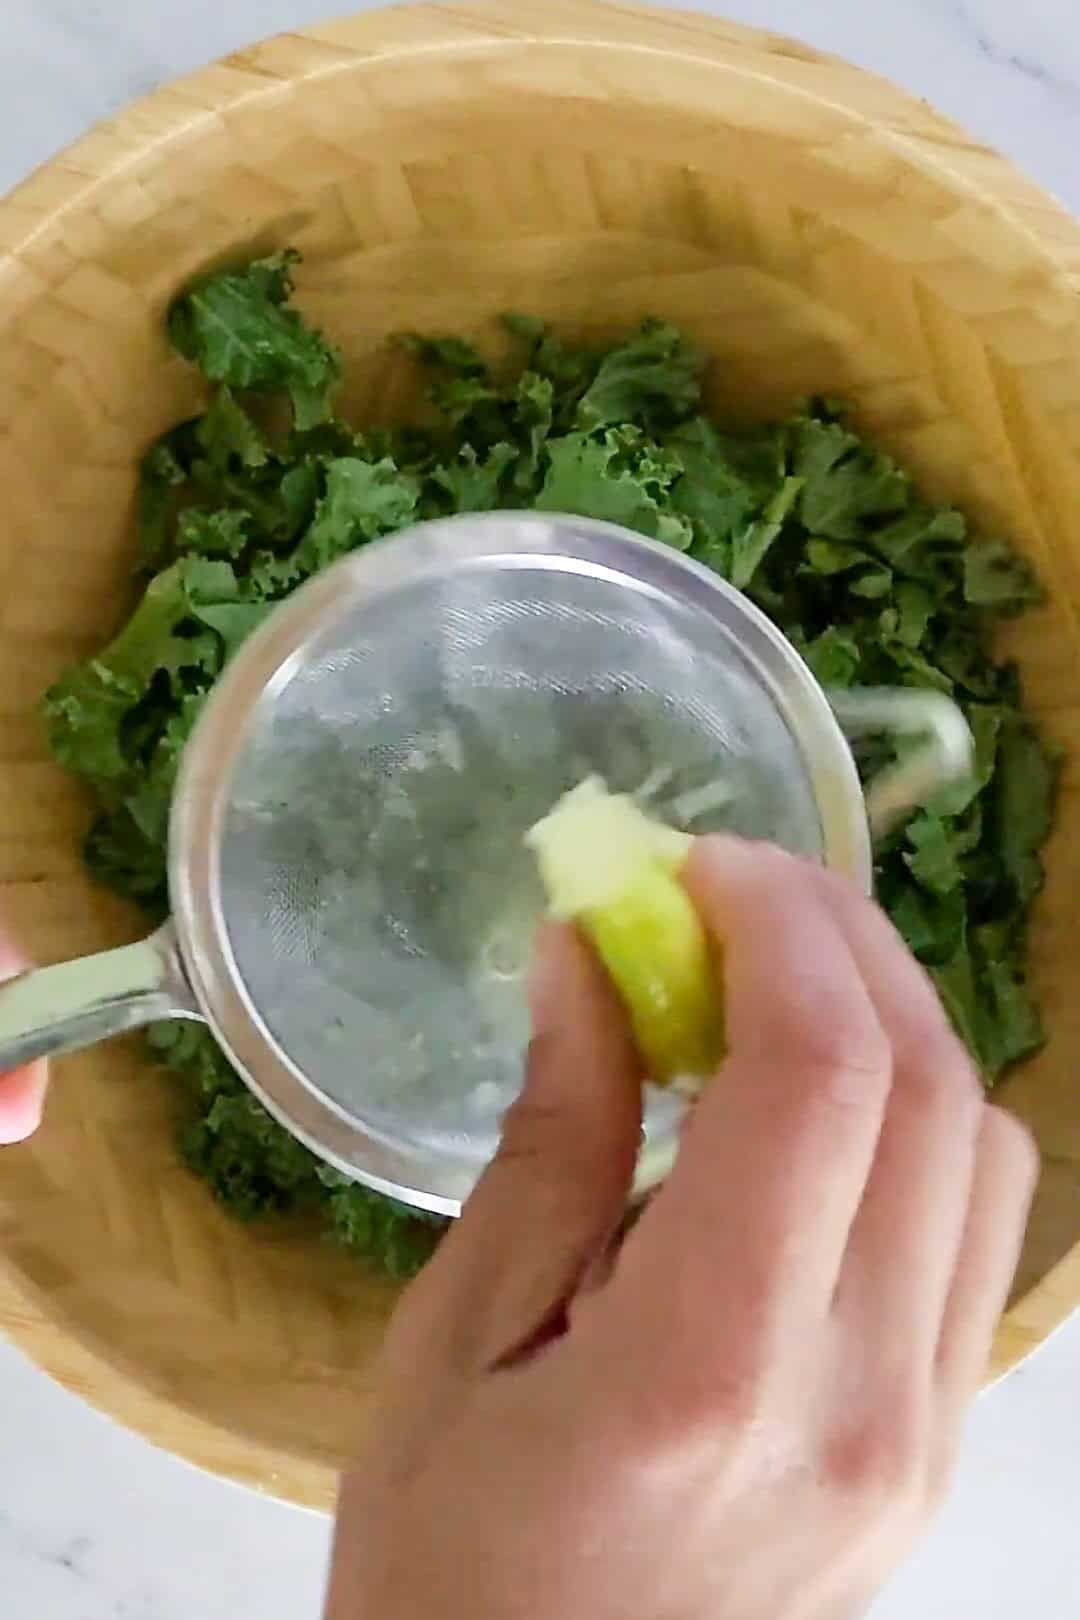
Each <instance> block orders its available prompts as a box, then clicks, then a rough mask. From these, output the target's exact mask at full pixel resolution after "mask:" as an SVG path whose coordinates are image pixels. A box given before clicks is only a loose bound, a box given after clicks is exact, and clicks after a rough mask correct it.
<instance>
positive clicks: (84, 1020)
mask: <svg viewBox="0 0 1080 1620" xmlns="http://www.w3.org/2000/svg"><path fill="white" fill-rule="evenodd" d="M199 1016H200V1015H199V1012H198V1008H197V1007H196V1005H195V1000H194V997H193V995H192V993H191V989H190V987H189V985H188V982H187V976H186V974H185V972H184V968H183V965H182V963H181V961H180V952H179V949H178V947H177V943H176V934H175V932H174V931H173V927H172V924H171V923H166V924H165V926H164V927H163V928H160V929H159V930H158V932H157V933H156V934H152V935H151V937H150V938H149V939H144V940H141V941H140V942H139V944H137V945H124V946H121V948H120V949H119V950H115V951H103V952H101V954H100V955H98V956H84V957H80V958H78V959H77V960H76V961H74V962H61V963H59V964H58V965H57V966H56V967H46V968H36V969H34V970H33V971H32V972H29V973H21V974H19V976H18V978H15V979H9V980H8V981H7V983H6V984H0V1074H4V1073H5V1072H6V1071H7V1070H8V1069H17V1068H18V1067H19V1066H20V1064H23V1063H30V1062H32V1061H33V1059H34V1058H41V1057H53V1056H55V1055H56V1054H57V1053H60V1052H74V1051H77V1050H78V1049H79V1048H80V1047H84V1046H93V1045H95V1043H96V1042H98V1041H104V1040H108V1038H109V1037H110V1036H112V1035H123V1034H124V1033H125V1031H127V1030H131V1029H140V1028H141V1027H142V1026H143V1025H144V1024H152V1023H156V1022H157V1021H158V1019H162V1018H198V1017H199Z"/></svg>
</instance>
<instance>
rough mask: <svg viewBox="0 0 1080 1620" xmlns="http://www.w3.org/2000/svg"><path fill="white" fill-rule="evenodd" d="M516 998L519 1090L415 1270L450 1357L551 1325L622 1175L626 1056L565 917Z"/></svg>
mask: <svg viewBox="0 0 1080 1620" xmlns="http://www.w3.org/2000/svg"><path fill="white" fill-rule="evenodd" d="M530 1004H531V1009H532V1019H533V1040H532V1044H531V1046H530V1048H529V1058H528V1067H527V1073H526V1078H525V1085H524V1088H523V1090H522V1093H521V1096H520V1098H519V1100H518V1101H517V1102H516V1103H515V1105H514V1107H513V1108H512V1109H511V1110H510V1112H509V1113H508V1114H507V1117H506V1121H505V1125H504V1130H503V1138H502V1144H501V1146H500V1149H499V1152H498V1153H497V1155H496V1157H495V1159H494V1160H493V1161H492V1163H491V1165H490V1166H489V1167H488V1170H487V1171H486V1172H485V1174H484V1176H483V1177H482V1179H481V1181H480V1183H479V1185H478V1186H477V1188H476V1191H475V1192H474V1193H473V1195H472V1197H471V1198H470V1200H469V1203H468V1205H467V1207H466V1209H465V1211H464V1213H463V1214H462V1216H461V1219H460V1220H459V1221H458V1222H457V1224H456V1226H455V1227H454V1229H453V1230H452V1231H451V1232H450V1233H449V1235H448V1236H447V1238H446V1239H445V1240H444V1242H443V1244H442V1247H441V1249H440V1251H439V1253H438V1254H437V1255H436V1257H435V1259H434V1260H433V1261H432V1263H431V1265H430V1266H429V1267H428V1270H427V1272H426V1273H425V1275H424V1278H423V1279H422V1283H423V1284H424V1285H425V1293H426V1294H427V1304H428V1307H429V1309H431V1308H434V1310H435V1312H436V1314H437V1315H438V1316H440V1317H441V1319H442V1326H443V1330H444V1332H447V1330H448V1329H449V1331H448V1333H447V1337H446V1339H444V1344H445V1346H446V1348H447V1349H448V1350H451V1346H452V1345H454V1346H455V1347H456V1349H455V1350H451V1354H452V1355H453V1356H454V1359H455V1360H456V1361H457V1365H458V1369H459V1370H460V1371H468V1372H476V1371H481V1370H486V1369H489V1368H491V1367H494V1366H499V1365H505V1364H506V1363H508V1362H510V1361H513V1360H514V1359H516V1358H517V1357H519V1356H521V1355H523V1354H525V1353H527V1351H528V1350H529V1349H530V1348H531V1347H532V1346H534V1345H535V1344H536V1343H538V1342H540V1341H542V1339H543V1338H544V1337H545V1336H547V1335H548V1334H549V1333H550V1332H552V1331H554V1330H556V1329H557V1324H558V1322H559V1320H560V1319H561V1317H562V1313H563V1311H564V1308H565V1306H566V1304H567V1302H568V1301H569V1299H570V1298H571V1296H572V1295H573V1293H574V1291H575V1289H576V1287H577V1285H578V1283H579V1282H580V1280H581V1278H582V1276H583V1274H584V1273H585V1271H586V1270H587V1268H588V1266H589V1264H590V1262H591V1261H592V1260H593V1259H594V1258H595V1257H596V1255H597V1254H598V1253H599V1252H600V1251H602V1250H603V1249H604V1248H605V1247H606V1245H607V1243H608V1241H609V1240H610V1238H611V1236H612V1234H613V1232H614V1231H615V1229H616V1227H617V1226H618V1224H619V1222H620V1220H621V1219H622V1216H623V1213H624V1211H625V1208H626V1201H627V1198H628V1196H629V1192H630V1186H631V1182H632V1180H633V1174H634V1165H635V1163H636V1159H637V1152H638V1145H639V1140H640V1132H641V1087H640V1081H639V1071H638V1060H637V1057H636V1054H635V1051H634V1048H633V1044H632V1041H631V1038H630V1031H629V1027H628V1024H627V1021H626V1018H625V1015H624V1013H623V1011H622V1008H621V1005H620V1004H619V1002H618V999H617V997H616V995H615V992H614V990H613V989H612V987H611V985H610V984H609V982H608V979H607V976H606V974H605V973H604V971H603V969H602V967H601V966H600V963H599V962H598V961H597V959H596V958H595V957H594V956H593V954H592V952H591V951H590V950H589V948H588V947H587V946H586V945H585V943H584V941H583V940H582V939H581V938H580V936H579V935H578V934H577V933H576V932H575V931H574V930H573V929H570V928H567V927H562V926H556V925H553V924H548V925H545V927H544V928H543V929H542V930H541V932H540V935H539V938H538V940H537V947H536V956H535V960H534V964H533V972H532V976H531V982H530Z"/></svg>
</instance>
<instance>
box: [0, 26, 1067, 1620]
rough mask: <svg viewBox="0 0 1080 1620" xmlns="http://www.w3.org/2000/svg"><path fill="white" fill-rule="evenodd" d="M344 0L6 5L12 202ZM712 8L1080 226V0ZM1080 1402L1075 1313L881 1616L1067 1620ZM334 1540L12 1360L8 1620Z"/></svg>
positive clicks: (978, 1433) (3, 1358)
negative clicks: (896, 101)
mask: <svg viewBox="0 0 1080 1620" xmlns="http://www.w3.org/2000/svg"><path fill="white" fill-rule="evenodd" d="M333 3H334V0H224V3H223V0H141V4H139V5H131V4H130V3H129V0H3V8H2V9H3V18H4V25H5V26H4V30H3V34H2V36H0V132H2V137H3V138H2V140H0V189H4V188H6V187H7V186H9V185H11V184H12V183H14V182H15V181H16V180H18V179H19V178H20V177H21V176H22V175H23V174H25V173H26V171H27V170H29V169H30V168H31V167H33V166H34V165H35V164H37V163H38V162H40V161H41V160H42V159H44V158H46V157H48V156H49V155H50V154H51V153H52V152H53V151H54V150H55V149H56V148H57V147H59V146H61V145H63V144H64V143H65V142H67V141H68V140H70V139H72V138H73V137H74V136H76V135H78V134H79V133H80V132H81V130H82V129H84V128H85V126H86V125H87V124H89V123H90V122H92V121H93V120H94V119H96V118H98V117H100V116H101V115H102V114H105V113H108V112H111V111H113V110H114V109H115V108H117V107H119V106H120V105H121V104H122V103H123V102H125V101H127V100H128V99H130V98H131V97H132V96H134V95H137V94H141V93H142V92H144V91H147V90H149V89H151V88H152V87H153V86H154V85H155V84H157V83H158V82H160V81H161V80H162V79H165V78H169V77H172V76H174V75H176V74H177V73H180V72H184V71H187V70H188V69H190V68H193V67H195V66H197V65H199V64H201V63H202V62H204V61H206V60H208V59H210V58H212V57H215V56H218V55H220V54H221V53H222V52H224V51H227V50H230V49H233V48H234V47H236V46H239V45H242V44H245V43H247V42H248V41H250V40H252V39H256V38H258V37H260V36H262V35H266V34H268V33H273V32H275V31H277V30H280V29H286V28H290V27H295V26H297V25H299V24H303V23H304V22H305V21H310V20H314V19H316V18H319V17H321V16H323V15H325V13H326V12H327V10H328V9H330V8H332V6H333ZM343 3H347V0H343ZM353 3H354V6H355V5H358V4H359V0H353ZM687 3H688V0H687ZM711 9H716V10H722V11H724V12H725V13H726V14H727V15H728V16H731V17H735V18H738V19H741V20H743V21H746V22H750V23H755V24H758V25H759V26H762V27H768V28H774V29H777V30H779V31H781V32H787V33H791V34H796V35H801V36H802V37H803V38H806V39H808V40H809V41H810V42H811V43H812V44H815V45H818V46H820V47H822V48H823V49H826V50H832V51H836V52H839V53H841V54H843V55H846V56H848V57H850V58H852V59H853V60H855V61H857V62H860V63H862V64H864V65H865V66H867V67H870V68H873V69H875V70H876V71H878V72H879V73H884V74H886V75H888V76H890V77H892V78H894V79H896V80H898V81H900V82H901V83H903V84H904V85H906V86H907V87H908V88H909V89H911V90H914V91H916V92H918V93H919V94H920V95H923V96H925V97H926V98H927V99H928V100H930V101H932V102H934V103H936V105H937V106H938V107H940V108H941V109H942V110H943V111H945V112H948V113H950V114H952V115H953V116H954V117H955V118H957V119H959V120H960V121H961V122H962V123H964V124H966V125H967V126H968V127H969V128H970V129H972V130H973V131H975V132H976V133H977V134H979V135H981V136H982V137H984V138H985V139H987V140H989V141H991V142H993V143H994V144H996V145H997V146H999V147H1000V148H1002V149H1003V150H1004V151H1005V152H1006V153H1008V154H1009V155H1010V156H1011V157H1013V158H1014V159H1016V160H1017V161H1018V162H1020V163H1021V164H1022V165H1023V166H1024V167H1025V168H1027V169H1028V171H1029V172H1030V173H1031V174H1033V175H1034V176H1035V178H1036V179H1038V180H1040V181H1041V182H1042V183H1043V184H1044V185H1045V186H1047V187H1049V188H1050V189H1051V190H1053V191H1055V192H1056V193H1057V194H1058V195H1059V196H1060V197H1061V198H1062V199H1063V200H1064V201H1065V202H1066V203H1068V204H1069V205H1070V206H1071V207H1072V208H1073V209H1074V210H1075V211H1077V212H1080V162H1078V160H1077V154H1078V153H1080V11H1078V10H1077V7H1076V0H1028V3H1027V4H1025V5H1022V6H1017V5H1016V4H1015V3H1014V0H812V3H808V0H720V3H718V4H715V5H714V6H713V7H712V8H711ZM0 1173H2V1166H0ZM1078 1389H1080V1321H1077V1322H1074V1323H1073V1324H1072V1325H1071V1326H1070V1327H1069V1328H1067V1329H1066V1330H1065V1331H1064V1332H1063V1333H1062V1334H1060V1335H1059V1336H1058V1338H1057V1339H1056V1340H1055V1341H1054V1342H1053V1343H1052V1344H1051V1345H1049V1346H1048V1347H1047V1348H1045V1349H1044V1350H1043V1351H1042V1352H1041V1353H1040V1354H1039V1355H1038V1356H1036V1357H1035V1358H1034V1359H1033V1360H1032V1361H1031V1362H1030V1363H1029V1364H1028V1366H1027V1367H1026V1368H1025V1369H1023V1370H1022V1371H1021V1372H1020V1373H1018V1374H1016V1375H1015V1376H1014V1377H1013V1378H1012V1379H1010V1380H1009V1381H1008V1382H1007V1383H1006V1384H1005V1385H1003V1386H1001V1387H1000V1388H998V1389H997V1390H995V1391H993V1392H992V1393H991V1394H989V1395H988V1396H986V1397H985V1398H984V1399H983V1401H982V1402H981V1403H980V1406H979V1409H978V1411H977V1412H976V1414H975V1417H974V1420H973V1422H972V1425H971V1429H970V1433H969V1436H968V1442H967V1446H966V1450H965V1453H964V1458H963V1462H962V1467H961V1471H960V1478H959V1482H958V1486H957V1490H956V1492H955V1495H954V1497H953V1499H952V1501H951V1503H950V1505H949V1507H948V1509H947V1511H946V1513H945V1515H944V1518H943V1520H942V1522H941V1524H940V1526H939V1528H938V1529H937V1531H936V1532H935V1534H934V1535H933V1537H932V1538H931V1540H930V1541H929V1542H928V1543H927V1544H926V1545H925V1546H924V1547H923V1548H922V1549H921V1550H920V1552H919V1553H918V1555H917V1556H916V1558H915V1560H914V1561H913V1563H912V1564H911V1566H910V1567H909V1568H908V1569H907V1570H905V1571H904V1573H903V1574H902V1575H901V1577H900V1579H899V1580H898V1581H897V1582H896V1583H895V1585H894V1586H893V1587H892V1589H891V1590H890V1591H889V1592H888V1593H886V1594H885V1596H884V1598H883V1599H882V1600H881V1602H880V1604H879V1606H878V1608H876V1609H875V1611H874V1615H875V1620H1021V1617H1023V1620H1027V1617H1028V1616H1029V1615H1030V1616H1037V1617H1038V1620H1074V1617H1075V1615H1076V1613H1077V1598H1076V1592H1077V1590H1080V1542H1078V1540H1077V1533H1076V1526H1077V1518H1076V1513H1077V1506H1076V1505H1077V1503H1078V1502H1080V1397H1078ZM327 1544H328V1526H327V1524H326V1522H325V1521H324V1520H322V1519H320V1518H317V1517H315V1516H313V1515H308V1514H303V1513H301V1512H298V1511H295V1510H292V1509H289V1508H284V1507H280V1506H277V1505H275V1504H273V1503H269V1502H265V1501H262V1500H259V1499H258V1498H256V1497H254V1496H250V1495H247V1494H245V1493H243V1492H241V1491H238V1490H234V1489H233V1488H231V1487H229V1486H226V1485H223V1484H221V1483H219V1482H218V1481H216V1480H211V1479H207V1478H204V1477H202V1476H200V1475H198V1474H196V1473H194V1472H193V1471H191V1470H189V1469H187V1468H186V1467H184V1466H183V1465H182V1464H180V1463H178V1462H176V1461H175V1460H173V1459H172V1458H171V1457H167V1456H164V1455H162V1454H159V1453H157V1452H154V1451H152V1450H151V1449H150V1448H149V1447H148V1446H146V1445H145V1444H144V1443H143V1442H142V1441H140V1440H137V1439H135V1438H133V1437H132V1436H130V1435H128V1434H126V1433H124V1432H123V1431H122V1430H120V1429H118V1428H116V1427H115V1426H114V1425H112V1424H111V1423H109V1422H107V1421H106V1420H105V1419H103V1418H101V1417H99V1416H97V1415H96V1414H95V1413H93V1412H90V1411H89V1410H87V1409H86V1408H84V1407H83V1406H81V1405H80V1404H79V1403H78V1402H76V1401H75V1400H73V1399H72V1398H71V1397H70V1396H68V1395H66V1394H65V1393H64V1392H63V1391H61V1390H59V1389H57V1388H55V1387H53V1386H52V1385H50V1384H49V1383H48V1382H47V1381H46V1379H45V1378H43V1377H42V1376H41V1375H40V1374H39V1373H38V1372H36V1371H35V1370H33V1369H32V1368H30V1367H29V1366H28V1365H27V1364H26V1363H25V1362H24V1361H23V1360H22V1359H21V1358H20V1357H19V1356H17V1355H16V1354H15V1352H14V1351H12V1350H10V1349H8V1348H6V1347H5V1346H3V1345H0V1616H2V1620H305V1617H311V1620H315V1617H316V1616H317V1614H318V1611H319V1604H320V1594H321V1586H322V1579H323V1570H324V1565H325V1560H326V1553H327Z"/></svg>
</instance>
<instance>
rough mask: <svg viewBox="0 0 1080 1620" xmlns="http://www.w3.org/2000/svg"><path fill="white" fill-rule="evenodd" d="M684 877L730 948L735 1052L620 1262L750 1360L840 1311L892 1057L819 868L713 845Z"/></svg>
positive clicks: (761, 851) (726, 961) (726, 979)
mask: <svg viewBox="0 0 1080 1620" xmlns="http://www.w3.org/2000/svg"><path fill="white" fill-rule="evenodd" d="M686 883H687V886H688V888H689V889H690V892H691V894H692V896H693V898H694V900H695V902H696V904H697V906H698V909H699V911H700V912H701V915H702V917H703V918H704V920H705V922H706V924H707V926H708V928H709V930H710V933H711V934H712V936H713V938H714V939H715V941H716V943H717V946H718V950H719V953H720V957H721V963H722V967H721V973H722V980H723V994H724V996H725V1005H726V1020H727V1034H728V1051H729V1055H728V1057H727V1058H726V1060H725V1062H724V1063H723V1065H722V1066H721V1068H720V1070H719V1072H718V1074H717V1075H716V1076H715V1078H714V1079H713V1080H712V1081H711V1082H710V1084H709V1085H708V1086H707V1087H706V1089H705V1091H704V1093H703V1095H702V1097H701V1099H700V1101H699V1102H698V1104H697V1106H696V1109H695V1112H694V1116H693V1117H692V1119H691V1120H690V1121H689V1122H688V1125H687V1128H686V1131H685V1134H684V1139H683V1143H682V1147H681V1150H680V1153H679V1158H678V1162H677V1164H676V1167H675V1169H674V1171H673V1173H672V1175H671V1178H670V1180H669V1181H668V1183H667V1185H666V1186H665V1187H664V1188H663V1189H662V1190H661V1192H660V1193H659V1194H658V1195H657V1197H656V1199H655V1200H654V1203H653V1205H652V1207H651V1208H650V1210H649V1211H648V1212H647V1214H646V1215H645V1217H644V1218H643V1219H642V1221H641V1222H640V1223H639V1226H638V1228H637V1230H636V1232H635V1234H634V1236H633V1239H632V1242H631V1244H630V1245H628V1248H627V1250H626V1251H625V1253H624V1256H623V1260H624V1261H625V1262H626V1265H627V1267H629V1268H637V1267H644V1268H646V1269H648V1270H650V1271H653V1272H655V1275H656V1277H657V1278H660V1279H663V1278H664V1277H665V1275H666V1277H667V1279H668V1282H667V1284H665V1283H664V1282H663V1281H661V1282H660V1283H659V1286H660V1287H661V1288H662V1289H663V1288H664V1287H665V1286H666V1287H668V1289H669V1290H670V1291H671V1292H672V1293H673V1295H674V1297H673V1298H672V1300H671V1302H670V1303H671V1308H672V1311H673V1312H674V1313H675V1315H676V1316H679V1315H689V1316H690V1317H691V1319H692V1321H693V1322H694V1323H695V1331H697V1332H704V1333H707V1334H708V1336H709V1337H710V1338H711V1339H712V1340H713V1342H714V1343H715V1336H716V1331H717V1325H718V1322H717V1319H718V1318H719V1317H726V1318H727V1320H728V1322H729V1323H730V1325H731V1326H732V1327H733V1328H735V1330H736V1331H735V1335H732V1336H733V1337H734V1336H737V1337H738V1338H739V1341H740V1343H741V1344H742V1345H743V1347H744V1349H745V1350H746V1353H748V1354H752V1353H754V1347H755V1345H756V1346H757V1347H758V1348H760V1347H761V1343H762V1342H763V1341H762V1335H765V1337H766V1338H769V1337H771V1335H772V1334H773V1333H774V1332H776V1333H790V1332H792V1331H795V1332H798V1331H799V1328H800V1326H801V1327H805V1326H806V1324H807V1322H808V1320H810V1319H812V1318H824V1316H825V1315H826V1314H827V1312H828V1310H829V1306H830V1302H831V1299H832V1294H833V1290H834V1287H835V1284H836V1279H837V1277H838V1275H839V1272H840V1267H841V1263H842V1260H843V1257H844V1253H845V1250H846V1247H847V1241H848V1235H849V1233H850V1230H851V1227H852V1223H853V1221H854V1219H855V1216H856V1213H857V1211H858V1209H859V1205H860V1202H861V1200H862V1196H863V1192H864V1189H865V1187H866V1183H867V1179H868V1177H869V1174H870V1170H871V1167H872V1165H873V1161H874V1154H875V1151H876V1148H877V1143H878V1138H879V1135H880V1132H881V1127H882V1121H883V1117H884V1113H885V1107H886V1103H887V1100H888V1095H889V1090H890V1086H891V1083H892V1052H891V1046H890V1042H889V1040H888V1038H887V1036H886V1033H885V1031H884V1030H883V1028H882V1025H881V1022H880V1020H879V1018H878V1016H877V1012H876V1009H875V1006H874V1002H873V1000H872V998H871V996H870V994H869V992H868V990H867V987H866V984H865V983H864V980H863V976H862V973H861V971H860V968H859V966H858V964H857V962H856V959H855V957H854V955H853V952H852V949H851V947H850V945H849V944H848V941H847V939H846V937H845V934H844V932H843V930H842V929H841V927H840V926H839V923H838V922H837V920H836V917H835V915H834V913H833V910H832V908H831V907H830V905H829V902H828V897H827V894H826V892H825V886H824V883H823V874H822V872H821V870H820V868H818V867H815V866H813V865H811V864H810V863H807V862H803V861H800V860H797V859H795V858H794V857H792V856H789V855H786V854H784V853H783V852H781V851H780V850H778V849H774V848H770V847H767V846H765V845H761V844H744V843H740V842H737V841H735V840H733V839H705V840H702V841H701V844H700V845H699V847H698V848H697V849H696V850H695V852H694V854H693V856H692V857H691V861H690V864H689V867H688V869H687V874H686ZM717 993H718V994H719V993H720V986H718V990H717ZM648 1286H649V1287H650V1289H652V1290H653V1292H654V1293H655V1288H656V1286H657V1284H656V1282H655V1280H654V1281H653V1282H650V1283H649V1284H648ZM658 1315H663V1311H662V1310H661V1311H659V1312H658ZM703 1319H706V1320H703Z"/></svg>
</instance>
